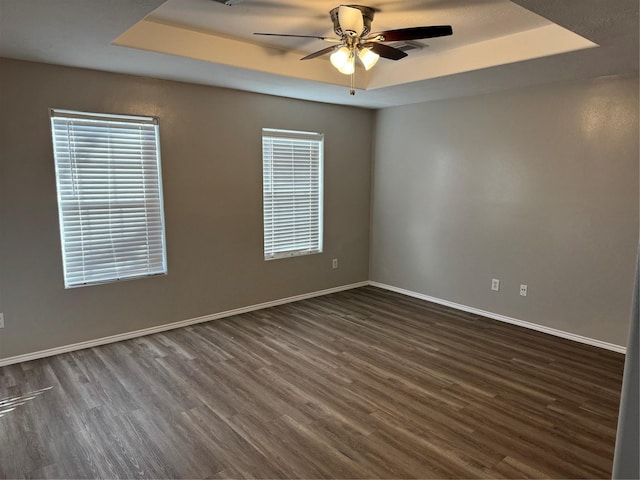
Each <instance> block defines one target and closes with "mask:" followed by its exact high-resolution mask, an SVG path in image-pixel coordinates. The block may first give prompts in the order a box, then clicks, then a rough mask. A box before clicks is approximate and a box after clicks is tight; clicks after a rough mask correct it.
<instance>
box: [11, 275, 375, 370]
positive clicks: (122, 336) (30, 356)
mask: <svg viewBox="0 0 640 480" xmlns="http://www.w3.org/2000/svg"><path fill="white" fill-rule="evenodd" d="M367 285H369V282H366V281H365V282H358V283H352V284H349V285H341V286H339V287H333V288H328V289H326V290H319V291H316V292H311V293H304V294H302V295H295V296H293V297H287V298H280V299H278V300H273V301H270V302H264V303H258V304H256V305H250V306H248V307H242V308H236V309H234V310H227V311H226V312H220V313H213V314H211V315H205V316H203V317H197V318H190V319H187V320H182V321H179V322H173V323H166V324H164V325H158V326H156V327H149V328H143V329H142V330H135V331H133V332H126V333H119V334H117V335H111V336H108V337H102V338H97V339H95V340H87V341H86V342H79V343H73V344H71V345H64V346H62V347H55V348H49V349H47V350H40V351H37V352H33V353H25V354H23V355H16V356H14V357H7V358H0V367H4V366H6V365H11V364H14V363H20V362H28V361H29V360H37V359H39V358H45V357H50V356H52V355H58V354H61V353H67V352H73V351H75V350H82V349H85V348H91V347H97V346H99V345H105V344H107V343H115V342H120V341H122V340H129V339H131V338H136V337H142V336H145V335H151V334H153V333H159V332H164V331H167V330H173V329H174V328H180V327H186V326H188V325H194V324H196V323H203V322H208V321H210V320H217V319H219V318H225V317H231V316H233V315H240V314H242V313H247V312H253V311H254V310H261V309H263V308H269V307H275V306H276V305H283V304H285V303H292V302H297V301H300V300H305V299H307V298H313V297H320V296H322V295H329V294H331V293H336V292H342V291H344V290H351V289H353V288H358V287H365V286H367Z"/></svg>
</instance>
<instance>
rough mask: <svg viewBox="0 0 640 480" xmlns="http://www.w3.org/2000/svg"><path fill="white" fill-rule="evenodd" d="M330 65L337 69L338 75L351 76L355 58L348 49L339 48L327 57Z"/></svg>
mask: <svg viewBox="0 0 640 480" xmlns="http://www.w3.org/2000/svg"><path fill="white" fill-rule="evenodd" d="M329 59H330V60H331V64H332V65H333V66H334V67H336V68H337V69H338V71H339V72H340V73H344V74H345V75H351V74H352V73H353V72H354V70H355V60H356V59H355V56H354V55H353V52H352V51H351V50H350V49H349V48H348V47H340V48H339V49H338V50H336V51H335V52H333V53H332V54H331V57H329Z"/></svg>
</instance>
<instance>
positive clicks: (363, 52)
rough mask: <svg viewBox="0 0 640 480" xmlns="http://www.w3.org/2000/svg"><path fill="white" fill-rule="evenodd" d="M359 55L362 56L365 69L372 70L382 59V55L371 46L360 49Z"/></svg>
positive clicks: (361, 59)
mask: <svg viewBox="0 0 640 480" xmlns="http://www.w3.org/2000/svg"><path fill="white" fill-rule="evenodd" d="M358 57H360V61H361V62H362V64H363V65H364V68H365V70H370V69H371V67H373V66H374V65H375V64H376V63H378V60H380V55H378V54H377V53H376V52H374V51H373V50H371V49H370V48H361V49H360V50H359V51H358Z"/></svg>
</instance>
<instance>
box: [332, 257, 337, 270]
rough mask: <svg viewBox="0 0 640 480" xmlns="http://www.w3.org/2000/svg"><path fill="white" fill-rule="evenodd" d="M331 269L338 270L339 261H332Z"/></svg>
mask: <svg viewBox="0 0 640 480" xmlns="http://www.w3.org/2000/svg"><path fill="white" fill-rule="evenodd" d="M331 268H338V259H337V258H334V259H333V260H331Z"/></svg>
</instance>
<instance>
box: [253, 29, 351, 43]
mask: <svg viewBox="0 0 640 480" xmlns="http://www.w3.org/2000/svg"><path fill="white" fill-rule="evenodd" d="M254 35H266V36H269V37H294V38H315V39H317V40H324V41H325V42H333V43H339V42H341V41H342V40H340V39H339V38H333V37H318V36H316V35H292V34H289V33H260V32H254Z"/></svg>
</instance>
